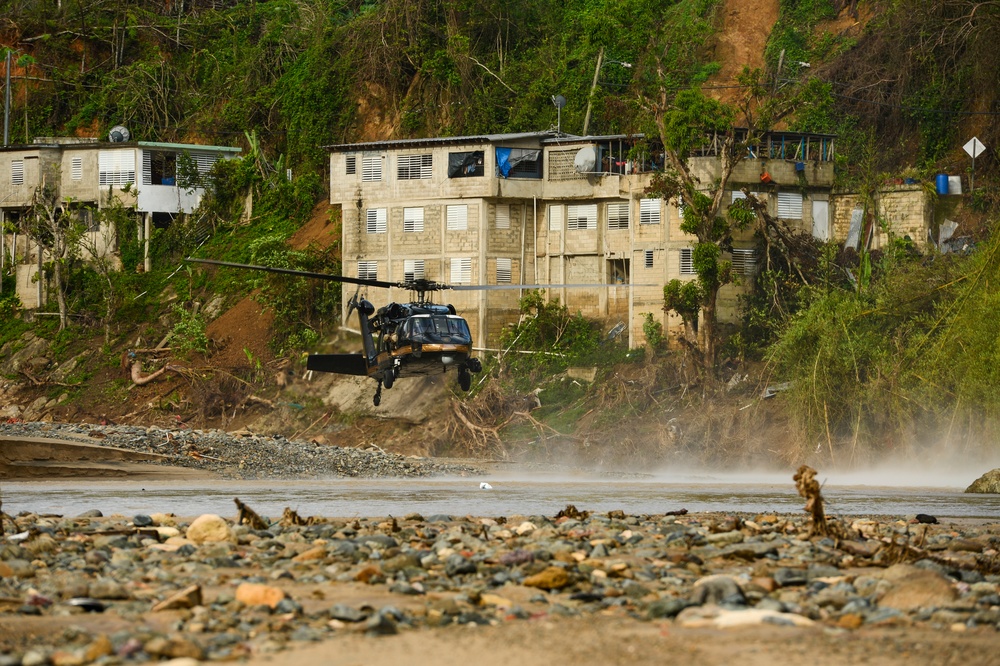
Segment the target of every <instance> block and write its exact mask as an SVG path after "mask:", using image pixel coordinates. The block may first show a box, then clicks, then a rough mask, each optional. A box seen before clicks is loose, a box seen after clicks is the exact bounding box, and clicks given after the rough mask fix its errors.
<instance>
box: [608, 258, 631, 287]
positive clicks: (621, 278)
mask: <svg viewBox="0 0 1000 666" xmlns="http://www.w3.org/2000/svg"><path fill="white" fill-rule="evenodd" d="M629 263H630V262H629V260H628V259H608V282H610V283H611V284H628V274H629Z"/></svg>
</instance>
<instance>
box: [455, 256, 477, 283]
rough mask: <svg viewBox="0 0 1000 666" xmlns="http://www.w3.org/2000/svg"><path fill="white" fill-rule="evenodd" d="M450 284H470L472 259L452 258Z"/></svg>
mask: <svg viewBox="0 0 1000 666" xmlns="http://www.w3.org/2000/svg"><path fill="white" fill-rule="evenodd" d="M451 283H452V284H471V283H472V259H471V258H470V257H462V258H453V259H452V260H451Z"/></svg>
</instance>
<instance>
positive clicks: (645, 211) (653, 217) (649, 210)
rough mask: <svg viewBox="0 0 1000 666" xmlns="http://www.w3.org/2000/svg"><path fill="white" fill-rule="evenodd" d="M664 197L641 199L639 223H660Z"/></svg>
mask: <svg viewBox="0 0 1000 666" xmlns="http://www.w3.org/2000/svg"><path fill="white" fill-rule="evenodd" d="M662 202H663V200H662V199H640V200H639V224H659V223H660V204H661V203H662Z"/></svg>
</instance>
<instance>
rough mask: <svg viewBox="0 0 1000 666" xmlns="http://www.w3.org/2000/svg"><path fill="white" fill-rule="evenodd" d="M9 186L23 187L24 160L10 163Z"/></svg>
mask: <svg viewBox="0 0 1000 666" xmlns="http://www.w3.org/2000/svg"><path fill="white" fill-rule="evenodd" d="M10 184H11V185H24V160H13V161H11V163H10Z"/></svg>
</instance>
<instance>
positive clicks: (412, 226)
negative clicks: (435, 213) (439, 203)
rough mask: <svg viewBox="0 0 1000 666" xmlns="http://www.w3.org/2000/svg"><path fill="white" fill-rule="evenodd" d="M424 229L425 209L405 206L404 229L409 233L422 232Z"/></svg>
mask: <svg viewBox="0 0 1000 666" xmlns="http://www.w3.org/2000/svg"><path fill="white" fill-rule="evenodd" d="M423 230H424V209H423V208H404V209H403V231H404V232H408V233H418V234H419V233H421V232H423Z"/></svg>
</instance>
